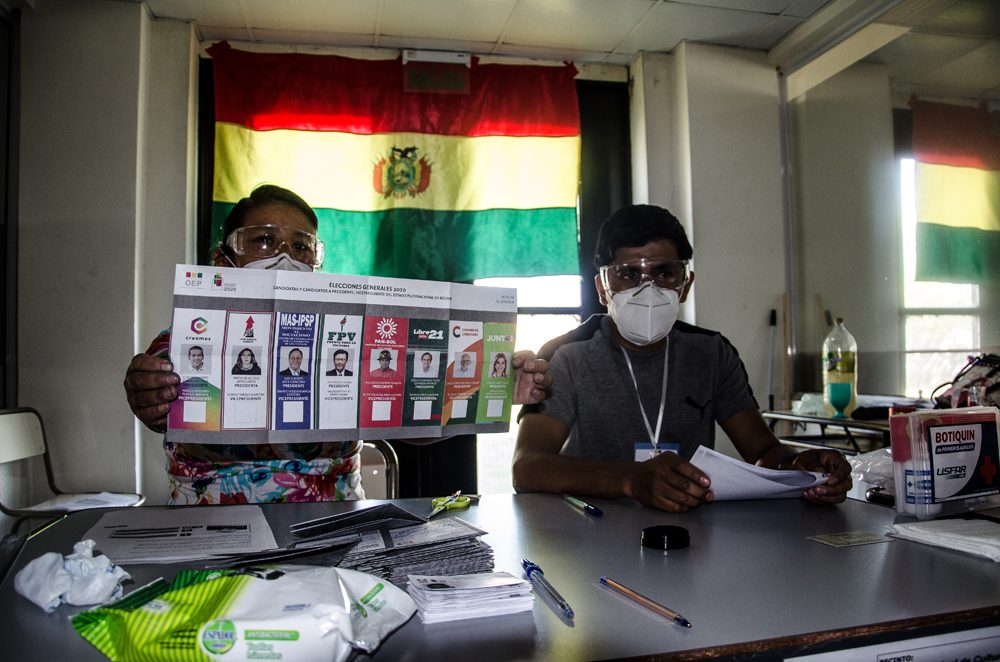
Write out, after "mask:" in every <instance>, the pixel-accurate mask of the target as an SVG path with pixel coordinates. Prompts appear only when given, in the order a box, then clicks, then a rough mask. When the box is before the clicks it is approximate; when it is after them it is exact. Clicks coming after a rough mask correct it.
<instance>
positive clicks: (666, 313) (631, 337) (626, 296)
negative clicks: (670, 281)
mask: <svg viewBox="0 0 1000 662" xmlns="http://www.w3.org/2000/svg"><path fill="white" fill-rule="evenodd" d="M679 301H680V295H679V294H678V293H677V291H676V290H664V289H660V288H659V287H657V286H656V285H653V284H652V283H643V284H641V285H639V287H636V288H633V289H631V290H624V291H622V292H619V293H618V294H616V295H614V296H613V297H612V298H611V300H610V301H609V302H608V314H609V315H611V319H613V320H614V321H615V326H617V327H618V331H619V333H621V334H622V337H623V338H625V340H628V341H629V342H630V343H633V344H635V345H651V344H653V343H655V342H657V341H659V340H662V339H664V338H666V337H667V334H668V333H670V329H672V328H673V326H674V322H676V321H677V313H678V312H679V311H680V303H679Z"/></svg>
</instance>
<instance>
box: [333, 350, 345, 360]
mask: <svg viewBox="0 0 1000 662" xmlns="http://www.w3.org/2000/svg"><path fill="white" fill-rule="evenodd" d="M338 354H343V355H344V356H347V350H346V349H338V350H337V351H336V352H334V353H333V358H337V355H338Z"/></svg>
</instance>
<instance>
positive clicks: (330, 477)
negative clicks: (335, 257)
mask: <svg viewBox="0 0 1000 662" xmlns="http://www.w3.org/2000/svg"><path fill="white" fill-rule="evenodd" d="M318 228H319V220H318V219H317V217H316V213H315V212H314V211H313V210H312V208H310V207H309V205H308V204H307V203H306V202H305V200H303V199H302V198H300V197H299V196H298V195H296V194H295V193H293V192H292V191H289V190H287V189H284V188H281V187H278V186H270V185H264V186H259V187H257V188H256V189H254V191H253V192H252V193H251V194H250V196H249V197H246V198H243V199H242V200H240V201H239V202H238V203H237V204H236V205H235V206H234V207H233V209H232V211H231V212H230V213H229V216H228V217H227V218H226V221H225V224H224V226H223V236H224V239H223V241H222V243H221V245H220V246H219V247H218V248H217V249H216V250H215V253H214V254H213V256H212V257H213V263H214V265H215V266H217V267H239V268H246V269H284V270H289V271H313V270H315V269H318V268H319V267H320V266H321V265H322V264H323V257H324V256H323V252H324V246H323V242H322V241H320V240H319V239H318V238H317V233H318ZM169 345H170V332H169V331H164V332H163V333H161V334H160V335H159V336H158V337H157V338H156V339H155V340H154V341H153V343H152V344H151V345H150V347H149V349H148V350H146V352H145V353H143V354H138V355H136V356H135V357H134V358H133V359H132V362H131V364H130V365H129V368H128V371H127V372H126V374H125V394H126V396H127V398H128V403H129V407H131V408H132V412H133V413H134V414H135V416H136V418H138V419H139V420H140V421H142V422H143V423H144V424H145V425H146V427H148V428H150V429H151V430H153V431H155V432H161V433H162V432H164V431H165V430H166V425H167V415H168V413H169V412H170V403H171V402H173V401H174V400H176V399H177V386H178V385H179V384H180V382H181V379H180V377H179V376H178V375H177V373H175V372H174V371H173V370H174V368H173V366H172V365H171V364H170V362H169V361H167V360H166V359H167V350H168V348H169ZM205 351H206V353H209V352H210V351H211V348H208V347H206V349H205ZM302 358H303V357H302V352H301V351H299V350H292V352H291V353H290V354H289V359H288V360H289V367H290V370H289V372H291V371H293V370H294V371H299V370H300V365H301V359H302ZM293 361H297V363H296V364H295V365H293ZM334 362H335V363H336V362H337V358H336V357H334ZM513 362H514V367H515V372H514V402H515V403H518V404H524V403H531V402H540V401H541V400H542V399H543V398H545V395H546V393H545V390H546V389H547V388H548V387H549V385H550V384H551V383H552V378H551V377H550V376H549V375H547V374H546V372H547V371H548V364H547V362H546V361H541V360H538V359H536V358H535V355H534V352H531V351H525V352H518V353H517V354H515V355H514V361H513ZM344 363H345V365H346V361H345V362H344ZM301 374H306V371H305V370H302V371H301ZM327 374H329V373H327ZM344 374H346V375H350V374H351V373H350V371H344ZM406 441H408V442H411V443H418V444H420V443H430V442H433V441H439V439H438V438H433V439H407V440H406ZM163 445H164V450H165V452H166V455H167V477H168V480H169V483H170V499H169V502H168V503H170V504H179V505H185V504H196V503H198V504H200V503H248V502H249V503H263V502H273V501H334V500H343V499H356V498H364V492H363V491H362V489H361V473H360V451H361V442H360V441H347V442H339V441H337V442H325V443H309V444H259V445H254V446H237V445H233V446H227V445H212V446H206V445H200V444H175V443H170V442H167V441H164V444H163Z"/></svg>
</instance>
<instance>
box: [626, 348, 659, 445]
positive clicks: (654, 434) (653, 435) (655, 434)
mask: <svg viewBox="0 0 1000 662" xmlns="http://www.w3.org/2000/svg"><path fill="white" fill-rule="evenodd" d="M618 349H620V350H621V351H622V354H624V355H625V363H626V364H628V374H630V375H631V376H632V385H633V386H634V387H635V397H636V398H638V400H639V411H641V412H642V422H643V423H645V424H646V432H647V433H648V434H649V441H650V442H652V444H653V453H654V454H655V453H656V444H657V440H658V439H659V438H660V428H661V427H662V426H663V410H664V409H666V406H667V360H668V359H669V358H670V340H669V339H667V340H666V342H665V343H664V345H663V393H662V394H661V395H660V414H659V415H658V416H657V417H656V431H655V432H654V431H653V428H652V426H651V425H650V424H649V417H648V416H646V408H645V407H643V406H642V398H640V397H639V382H637V381H635V371H633V370H632V359H630V358H629V357H628V352H626V351H625V348H624V347H622V346H621V345H619V346H618Z"/></svg>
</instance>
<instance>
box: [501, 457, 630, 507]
mask: <svg viewBox="0 0 1000 662" xmlns="http://www.w3.org/2000/svg"><path fill="white" fill-rule="evenodd" d="M637 464H638V463H636V462H590V461H586V460H580V459H578V458H575V457H569V456H566V455H557V454H553V453H520V454H518V456H517V457H515V458H514V464H513V468H512V473H513V478H514V489H515V490H517V491H518V492H550V493H553V494H573V495H579V496H592V497H604V498H608V499H616V498H619V497H627V496H631V494H630V493H629V491H630V490H629V485H630V479H631V476H632V472H633V471H634V470H635V467H636V465H637Z"/></svg>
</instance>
